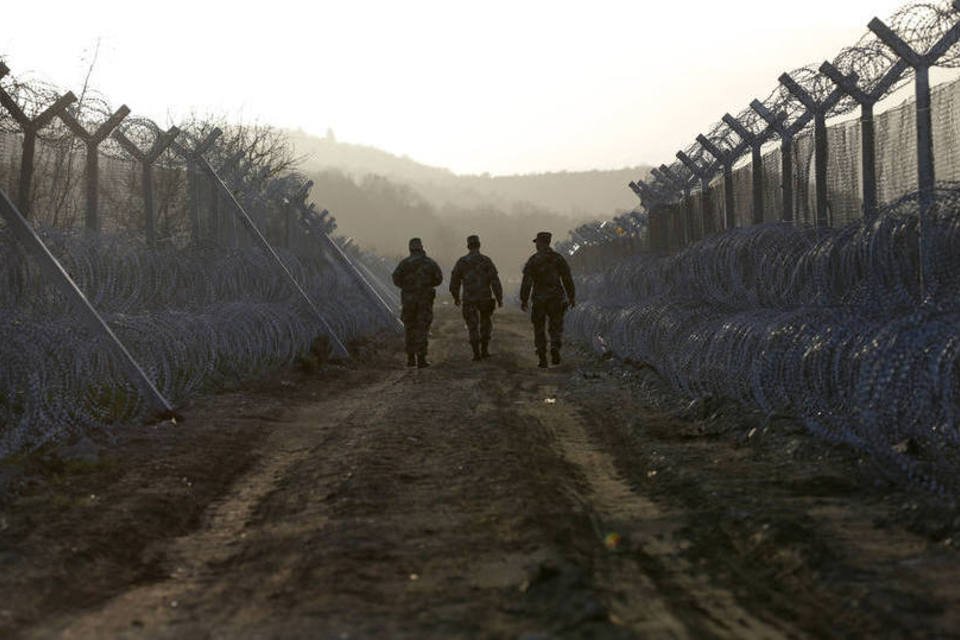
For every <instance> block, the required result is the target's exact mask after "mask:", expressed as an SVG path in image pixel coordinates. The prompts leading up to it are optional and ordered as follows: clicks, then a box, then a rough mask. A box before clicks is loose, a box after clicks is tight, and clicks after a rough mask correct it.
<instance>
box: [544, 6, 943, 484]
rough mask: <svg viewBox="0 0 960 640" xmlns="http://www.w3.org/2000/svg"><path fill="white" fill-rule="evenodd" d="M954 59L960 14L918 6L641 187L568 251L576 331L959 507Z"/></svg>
mask: <svg viewBox="0 0 960 640" xmlns="http://www.w3.org/2000/svg"><path fill="white" fill-rule="evenodd" d="M958 40H960V2H950V3H948V2H938V3H929V2H923V3H912V4H909V5H906V6H904V7H903V8H902V9H901V10H899V11H898V12H897V13H896V14H895V15H894V16H893V17H892V18H891V19H890V20H887V21H882V20H879V19H874V20H872V21H871V22H870V23H869V31H868V32H867V34H866V35H865V36H864V37H863V38H862V39H861V40H860V41H859V42H857V43H856V45H854V46H852V47H849V48H847V49H844V50H843V51H841V52H840V54H839V55H838V56H837V57H836V58H835V59H834V60H833V61H832V62H824V63H822V64H816V65H812V66H807V67H803V68H801V69H798V70H796V71H792V72H790V73H785V74H783V75H782V76H780V78H779V86H778V87H777V89H776V90H775V91H774V92H773V93H772V94H771V95H770V96H769V97H768V98H767V99H766V100H764V101H759V100H754V101H752V102H751V104H750V106H749V108H747V109H746V110H744V111H742V112H741V113H739V114H737V115H736V116H733V115H730V114H727V115H725V116H724V117H723V118H722V120H721V122H720V123H718V124H717V125H716V126H714V127H713V128H712V129H711V130H710V131H709V132H708V133H706V134H703V135H699V136H697V142H696V143H695V144H694V145H692V146H691V147H689V148H687V149H685V150H683V151H680V152H678V153H677V158H676V161H675V162H673V163H672V164H669V165H667V164H664V165H661V166H660V167H659V168H658V169H655V170H654V171H653V172H652V179H651V180H649V181H647V182H645V181H641V180H638V181H636V182H633V183H631V185H630V186H631V188H632V189H633V190H634V191H635V192H636V193H637V195H638V196H639V197H640V198H641V201H642V206H641V207H638V209H637V210H635V211H634V212H632V213H630V214H627V215H624V216H621V217H620V218H618V219H615V220H612V221H608V222H605V223H603V224H600V225H585V226H583V227H580V228H578V229H576V230H574V231H573V232H572V233H571V238H570V240H569V241H568V242H566V243H564V244H563V245H562V247H561V248H562V249H563V250H565V251H566V252H567V253H569V254H570V255H571V259H572V260H573V261H574V263H575V264H576V265H577V266H579V267H580V272H581V273H583V274H584V275H583V276H582V283H581V286H582V289H583V293H582V294H581V296H580V297H581V298H582V300H584V303H583V304H581V305H578V307H577V309H576V310H575V312H574V313H573V314H572V316H571V323H572V325H573V327H574V331H575V332H576V333H578V334H579V335H580V336H581V337H583V338H588V339H592V338H593V337H595V336H598V335H599V336H602V337H604V339H605V342H606V343H607V344H608V345H609V346H610V348H612V349H613V350H615V351H617V352H618V353H619V354H621V355H624V356H627V357H631V358H633V359H636V360H639V361H643V362H646V363H648V364H650V365H651V366H653V367H654V368H656V369H657V370H658V371H660V372H661V374H663V375H664V376H665V377H666V378H668V379H669V380H670V381H671V382H672V383H673V384H674V385H675V386H676V387H677V388H678V389H680V390H682V391H684V392H686V393H688V394H690V395H692V396H718V397H726V398H734V399H737V400H740V401H742V402H744V403H747V404H750V405H753V406H757V407H760V408H762V409H763V410H764V411H766V412H767V413H768V414H769V415H771V416H775V415H789V416H793V417H796V418H799V419H800V420H802V422H803V423H804V424H805V425H806V426H807V427H808V428H809V429H810V430H811V431H813V432H814V433H817V434H819V435H822V436H824V437H827V438H830V439H832V440H836V441H842V442H846V443H848V444H851V445H853V446H854V447H856V448H858V449H860V450H861V451H863V452H864V453H866V454H869V455H867V457H866V458H867V459H869V460H872V461H874V462H876V463H877V464H878V466H879V468H881V469H883V470H884V471H886V472H888V473H890V474H891V477H894V478H897V479H909V480H910V481H912V482H914V483H916V484H919V485H922V486H923V487H926V488H929V489H931V490H934V491H938V492H941V493H944V494H946V495H949V496H953V497H956V496H957V495H958V491H960V474H958V471H960V455H958V454H960V447H958V444H960V187H958V186H957V184H958V181H960V84H958V83H957V82H952V83H947V84H943V85H940V86H938V87H936V88H931V83H930V72H931V69H932V68H934V67H946V68H953V67H957V66H958V65H960V57H958V56H960V53H958V49H960V47H956V46H954V45H955V44H956V43H957V41H958ZM910 82H912V84H913V87H912V89H913V94H914V95H913V100H912V101H909V102H907V103H904V104H902V105H900V106H897V107H895V108H890V109H887V110H885V111H883V112H880V111H881V109H880V107H882V106H883V105H881V104H880V102H881V100H883V99H884V98H885V97H887V98H891V99H895V98H896V96H897V95H899V93H904V92H906V91H907V90H908V89H909V87H908V83H910ZM898 92H899V93H898ZM888 102H890V100H888ZM854 111H859V114H858V115H859V117H856V114H853V112H854ZM844 114H853V119H847V120H845V121H840V120H839V117H840V116H843V115H844Z"/></svg>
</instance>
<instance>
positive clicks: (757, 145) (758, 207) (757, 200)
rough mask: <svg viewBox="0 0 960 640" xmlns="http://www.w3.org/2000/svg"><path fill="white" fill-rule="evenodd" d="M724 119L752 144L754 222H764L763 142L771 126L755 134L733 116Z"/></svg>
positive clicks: (743, 138) (744, 139) (726, 115)
mask: <svg viewBox="0 0 960 640" xmlns="http://www.w3.org/2000/svg"><path fill="white" fill-rule="evenodd" d="M723 121H724V123H726V125H727V126H728V127H730V128H731V129H732V130H733V131H734V133H736V134H737V135H738V136H740V138H741V139H742V140H743V141H744V142H745V143H746V144H748V145H749V146H750V151H751V155H752V159H751V173H752V174H753V216H752V219H751V222H752V223H753V224H763V155H762V150H763V143H764V142H766V140H767V137H768V136H769V135H770V127H769V126H768V127H767V128H766V130H765V131H764V132H763V133H761V134H755V133H753V132H752V131H750V130H749V129H747V128H746V127H745V126H743V124H742V123H741V122H740V121H739V120H737V119H736V118H734V117H733V116H731V115H730V114H729V113H727V114H724V116H723Z"/></svg>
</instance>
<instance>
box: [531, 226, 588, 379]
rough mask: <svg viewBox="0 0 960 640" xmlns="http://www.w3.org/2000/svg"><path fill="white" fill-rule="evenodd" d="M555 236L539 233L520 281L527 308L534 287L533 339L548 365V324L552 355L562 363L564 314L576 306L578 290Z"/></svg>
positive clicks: (538, 351)
mask: <svg viewBox="0 0 960 640" xmlns="http://www.w3.org/2000/svg"><path fill="white" fill-rule="evenodd" d="M551 238H552V236H551V235H550V234H549V233H547V232H546V231H541V232H540V233H538V234H537V237H536V239H535V240H534V243H536V245H537V252H536V253H535V254H533V255H532V256H530V259H529V260H527V264H526V265H524V267H523V282H522V283H521V284H520V308H521V309H523V310H524V311H526V310H527V300H529V299H530V292H531V289H532V290H533V311H532V312H531V314H530V317H531V320H533V341H534V344H535V345H536V348H537V357H538V358H539V359H540V362H539V366H540V367H541V368H546V366H547V336H546V333H545V331H544V329H545V327H544V325H548V326H549V332H550V359H551V360H552V361H553V364H560V348H561V347H562V346H563V314H564V313H565V312H566V310H567V306H570V307H574V306H576V304H577V302H576V292H575V291H574V287H573V277H572V276H571V275H570V265H568V264H567V261H566V260H565V259H564V257H563V256H562V255H560V254H559V253H557V252H556V251H554V250H553V249H551V248H550V240H551Z"/></svg>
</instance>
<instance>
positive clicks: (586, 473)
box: [34, 310, 797, 638]
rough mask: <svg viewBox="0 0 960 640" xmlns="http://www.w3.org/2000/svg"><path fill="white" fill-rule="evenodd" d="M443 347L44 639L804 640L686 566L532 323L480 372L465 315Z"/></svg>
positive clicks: (283, 432)
mask: <svg viewBox="0 0 960 640" xmlns="http://www.w3.org/2000/svg"><path fill="white" fill-rule="evenodd" d="M434 334H435V335H434V338H433V341H432V347H431V356H432V360H433V362H434V366H433V367H431V368H429V369H426V370H415V369H405V368H403V367H402V366H400V359H399V357H398V359H397V366H396V367H394V368H392V369H390V370H386V371H383V372H382V374H380V375H379V376H378V377H377V379H376V380H374V381H373V382H371V383H369V384H366V385H363V386H360V387H357V388H355V389H353V390H352V391H350V392H348V393H346V394H343V395H339V396H337V397H330V398H320V399H318V400H316V401H312V402H298V403H297V404H295V405H293V406H290V407H289V408H288V410H287V411H286V412H284V413H283V414H282V415H278V416H275V417H274V420H273V421H272V422H271V423H270V425H271V427H270V428H271V429H272V431H271V432H270V434H269V436H268V438H267V439H266V441H265V443H264V444H263V448H262V451H261V452H260V456H259V460H258V462H257V463H256V465H255V466H254V467H253V469H251V470H250V471H249V472H248V473H247V474H246V475H245V476H243V477H242V478H241V479H240V480H239V481H238V482H237V483H235V485H234V486H233V488H232V490H231V491H230V492H229V493H228V494H227V495H225V496H224V497H223V499H222V500H220V501H219V502H218V503H216V504H214V505H213V506H212V507H211V508H210V509H209V510H208V512H207V515H206V517H205V520H204V524H203V526H202V527H200V528H199V529H198V530H197V531H195V532H193V533H191V534H190V535H187V536H185V537H181V538H178V539H176V540H174V541H173V542H172V543H168V544H166V545H165V546H164V548H163V549H160V550H156V552H157V553H162V555H163V556H164V557H165V567H166V568H167V570H168V575H169V577H168V578H167V579H165V580H162V581H159V582H154V583H151V584H146V585H141V586H139V587H135V588H133V589H130V590H128V591H126V592H124V593H121V594H119V595H117V596H116V597H114V598H113V599H111V600H109V601H108V602H106V604H104V605H103V606H102V607H99V608H97V609H94V610H90V611H87V612H85V613H83V614H81V615H67V616H64V617H61V618H59V619H55V620H52V621H50V623H49V624H47V625H46V626H44V627H42V628H40V629H37V630H35V634H34V635H35V636H36V637H46V636H50V637H151V638H182V637H224V638H234V637H240V638H244V637H251V638H252V637H335V638H340V637H342V638H348V637H349V638H367V637H399V638H407V637H409V638H423V637H471V638H473V637H519V636H522V635H524V634H530V635H529V637H550V636H551V635H562V636H563V637H612V638H617V637H624V638H628V637H645V638H657V637H663V638H684V637H702V636H703V635H709V636H713V637H738V638H740V637H764V638H776V637H782V636H783V635H793V636H796V635H797V634H796V633H792V632H789V631H785V632H783V633H781V631H780V630H778V626H777V624H776V623H773V622H771V621H763V620H760V619H757V618H754V617H753V616H751V615H750V614H749V613H748V612H747V611H745V610H743V609H742V608H741V607H739V606H738V605H737V604H736V602H735V600H734V598H733V597H732V595H731V594H729V593H727V592H724V591H723V590H720V589H717V588H713V587H711V586H710V584H709V583H708V582H707V581H706V580H705V579H698V578H697V577H696V574H695V572H694V571H692V569H690V568H689V567H686V566H685V565H683V563H682V562H681V561H680V560H679V555H680V553H681V551H682V546H681V545H680V544H679V543H675V542H673V540H674V538H673V533H674V530H675V529H676V528H677V524H676V521H675V519H674V518H672V517H671V516H670V514H665V513H663V512H661V511H660V510H659V509H658V508H657V507H656V506H655V505H654V504H653V503H652V502H650V501H649V500H647V499H645V498H643V497H642V496H640V495H638V494H636V493H635V492H634V491H632V490H631V488H630V486H629V485H628V484H627V483H626V482H625V481H624V480H623V479H621V478H620V477H619V476H618V475H617V472H616V469H615V467H614V464H613V462H612V459H611V457H610V456H609V454H607V453H606V452H604V451H603V450H602V449H601V448H599V447H597V446H595V445H594V444H593V442H592V441H591V438H590V435H589V425H587V424H585V423H584V421H583V419H582V418H581V417H580V416H579V414H578V411H577V407H576V406H575V405H573V404H572V403H571V402H568V401H567V399H566V398H564V397H563V395H562V394H561V393H559V392H558V385H559V383H560V382H561V381H562V380H563V379H564V378H566V377H568V376H569V375H570V374H571V372H573V371H574V370H575V362H574V363H573V364H565V365H563V366H561V367H559V368H555V369H551V370H548V371H541V370H538V369H536V368H535V366H534V364H535V360H534V356H533V353H532V344H531V338H530V335H529V331H528V325H527V323H526V319H525V317H524V316H521V315H519V314H517V313H504V314H499V315H498V325H497V327H496V334H495V336H496V338H495V344H494V346H495V354H494V357H493V358H492V359H491V360H489V361H487V362H484V363H480V364H477V363H473V362H470V361H469V357H468V351H469V348H468V346H467V344H466V341H465V335H464V332H463V327H462V323H461V322H460V321H459V318H458V317H457V316H456V315H454V314H453V313H451V312H449V311H444V310H441V313H439V314H438V322H437V324H436V325H435V328H434ZM398 356H399V354H398ZM574 360H575V358H574ZM611 531H623V532H625V533H626V532H628V531H629V532H630V536H629V540H630V544H631V551H632V552H631V553H620V552H618V551H617V550H616V549H608V548H607V547H606V546H605V545H604V537H605V535H606V534H607V533H609V532H611ZM638 558H639V560H638ZM641 560H642V561H641ZM650 566H655V567H657V572H656V574H657V575H647V569H648V568H649V567H650ZM665 568H666V569H665ZM664 585H668V588H667V591H666V592H661V590H662V589H664V588H665V587H664ZM538 634H539V635H538Z"/></svg>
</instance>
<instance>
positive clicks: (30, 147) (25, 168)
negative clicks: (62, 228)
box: [0, 62, 77, 218]
mask: <svg viewBox="0 0 960 640" xmlns="http://www.w3.org/2000/svg"><path fill="white" fill-rule="evenodd" d="M8 73H10V68H9V67H7V65H5V64H3V62H0V78H2V77H3V76H5V75H7V74H8ZM76 101H77V97H76V96H75V95H73V93H72V92H70V91H68V92H67V93H66V94H65V95H63V96H61V97H60V98H58V99H57V100H56V101H54V103H53V104H51V105H50V106H49V107H47V108H46V109H44V110H43V111H42V112H40V114H39V115H38V116H36V117H35V118H33V119H30V117H29V116H27V114H26V113H24V112H23V109H21V108H20V105H18V104H17V103H16V102H15V101H14V100H13V98H11V97H10V94H8V93H7V92H6V91H5V90H4V89H3V88H2V87H0V104H2V105H3V107H4V108H5V109H6V110H7V111H9V112H10V115H11V116H13V119H14V120H16V121H17V124H18V125H20V129H21V130H22V131H23V149H22V153H21V155H20V180H19V182H18V187H17V205H18V206H19V209H20V214H21V215H23V216H24V218H29V217H30V189H31V187H32V185H33V160H34V156H35V155H36V148H37V134H38V133H39V132H40V130H41V129H43V128H44V127H45V126H47V125H48V124H50V121H51V120H53V118H54V116H56V115H57V114H58V113H59V112H61V111H63V110H64V109H65V108H66V107H67V105H69V104H71V103H73V102H76Z"/></svg>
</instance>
